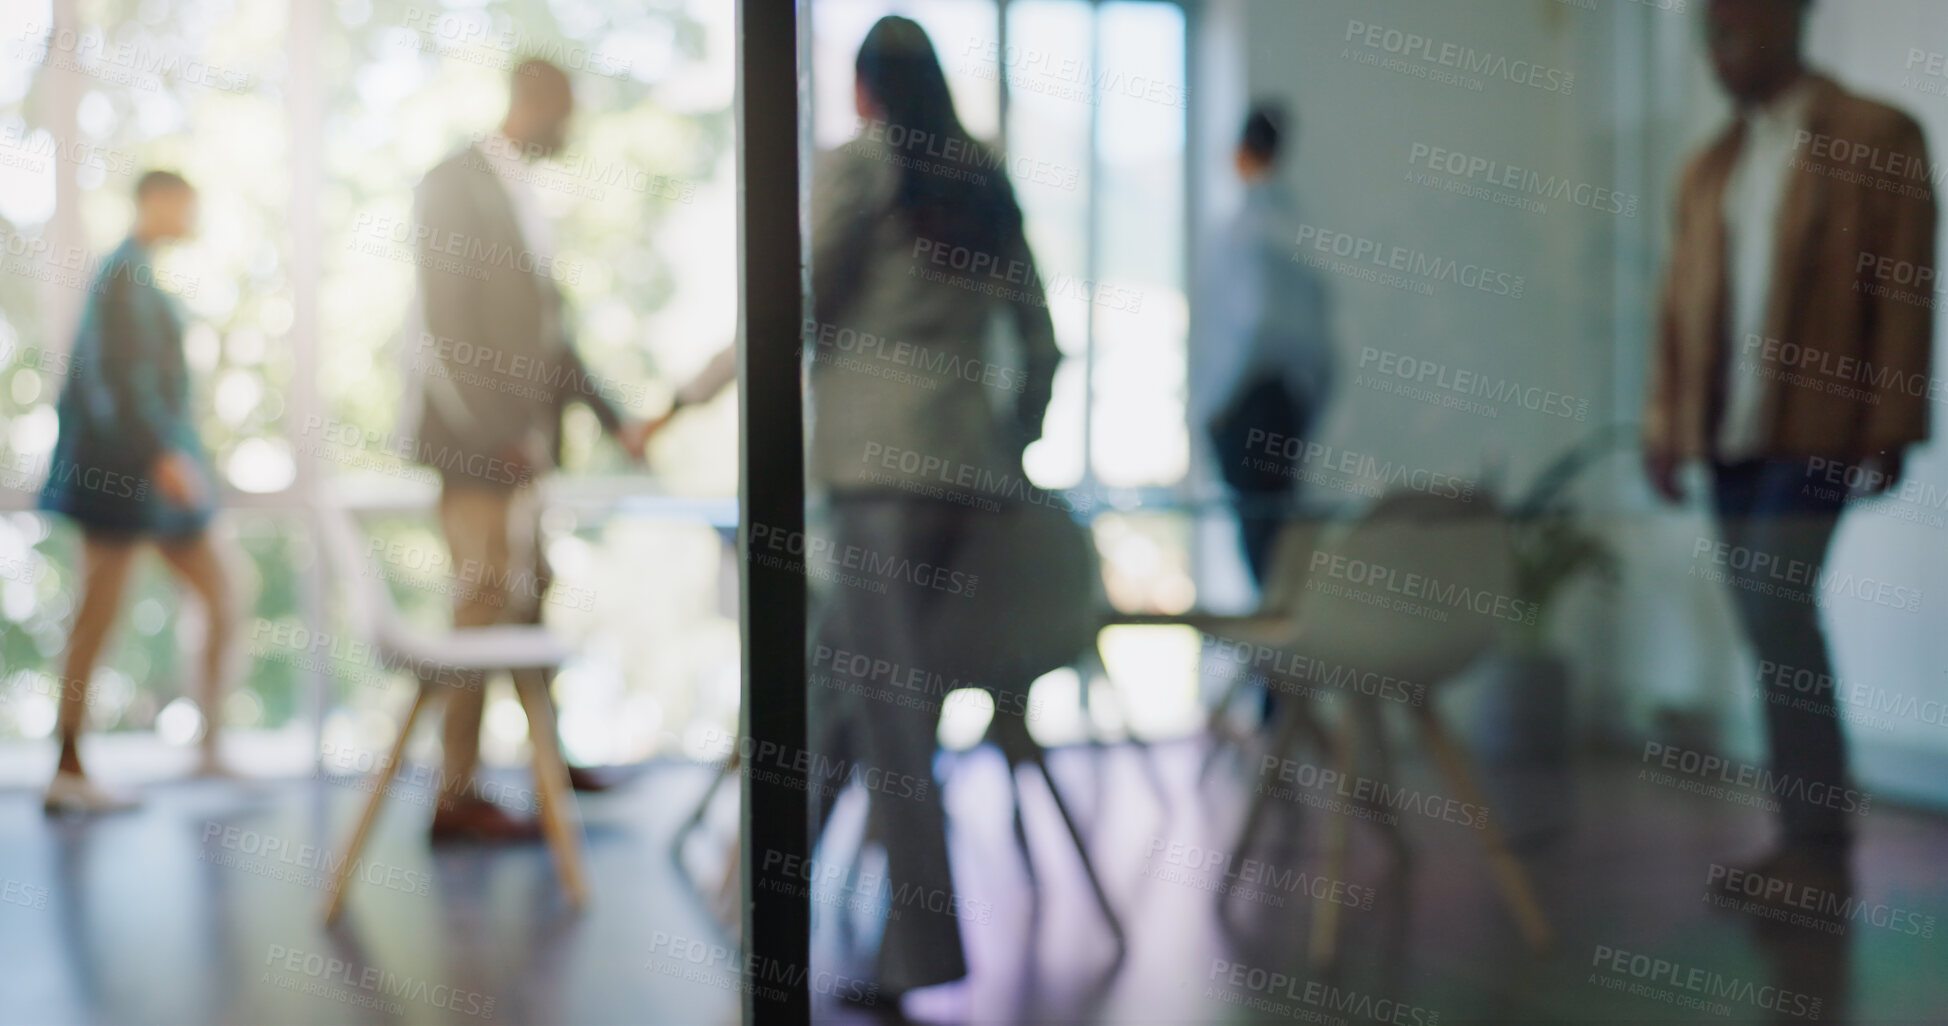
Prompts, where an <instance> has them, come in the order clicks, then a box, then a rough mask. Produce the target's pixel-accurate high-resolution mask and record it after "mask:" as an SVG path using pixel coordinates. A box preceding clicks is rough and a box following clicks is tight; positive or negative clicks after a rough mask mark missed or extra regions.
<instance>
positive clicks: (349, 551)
mask: <svg viewBox="0 0 1948 1026" xmlns="http://www.w3.org/2000/svg"><path fill="white" fill-rule="evenodd" d="M312 513H313V515H314V517H315V519H316V520H317V525H318V549H319V553H318V555H319V558H320V559H321V560H322V561H323V562H324V564H325V567H326V570H327V572H328V573H329V574H330V577H331V580H332V581H333V583H334V584H335V585H336V591H337V592H338V594H339V597H340V598H342V599H343V600H344V603H345V615H346V618H347V620H348V622H349V623H350V625H351V629H352V630H353V631H354V632H355V633H356V634H357V635H358V636H359V638H360V640H363V641H368V642H371V643H373V644H374V645H377V646H378V647H379V648H380V650H381V651H382V652H391V651H397V650H398V649H399V647H400V636H399V633H398V632H399V629H400V624H401V620H400V618H399V607H398V606H397V605H396V604H395V603H394V602H393V600H392V592H391V591H390V590H388V589H387V588H386V582H385V576H384V575H383V574H381V573H379V572H378V571H377V568H376V567H375V566H374V565H373V562H372V559H371V557H370V555H368V547H367V546H365V545H363V544H361V543H360V539H361V538H363V537H364V531H363V530H361V529H360V527H359V524H358V521H357V520H355V519H353V517H352V514H351V513H350V512H349V511H347V510H346V509H345V508H344V507H342V506H339V505H338V504H336V503H334V502H331V501H330V500H320V501H319V502H318V503H317V505H316V506H314V507H313V510H312Z"/></svg>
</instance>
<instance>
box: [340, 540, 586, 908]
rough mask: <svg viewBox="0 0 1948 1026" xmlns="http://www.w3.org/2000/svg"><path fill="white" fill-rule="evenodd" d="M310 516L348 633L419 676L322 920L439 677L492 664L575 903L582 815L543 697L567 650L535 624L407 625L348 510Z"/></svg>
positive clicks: (345, 880)
mask: <svg viewBox="0 0 1948 1026" xmlns="http://www.w3.org/2000/svg"><path fill="white" fill-rule="evenodd" d="M314 512H315V514H316V517H317V521H318V523H317V527H318V539H319V543H320V544H319V549H320V552H319V555H320V559H321V560H322V562H324V563H325V564H326V566H327V567H329V571H330V574H331V576H332V578H333V579H335V581H336V582H337V586H338V587H337V590H338V592H339V593H340V596H341V597H342V599H343V602H344V606H345V614H346V617H347V619H348V621H349V623H350V626H351V628H352V630H353V631H354V632H356V634H357V635H358V636H359V637H360V638H361V639H362V640H364V641H367V642H369V643H370V644H372V645H373V647H374V649H375V651H376V652H377V653H378V655H379V658H380V659H381V660H382V661H383V663H384V664H385V665H387V666H396V667H399V668H402V669H406V670H409V671H411V672H412V673H413V675H414V676H415V677H417V678H418V681H419V688H418V691H417V693H416V694H415V695H414V696H413V705H412V709H411V710H410V711H408V712H407V713H406V722H405V723H403V724H401V725H400V728H399V737H398V738H397V739H396V740H395V741H394V742H393V745H392V755H391V757H390V758H388V759H387V760H386V761H385V763H384V764H382V765H381V766H379V768H378V769H377V770H376V774H377V777H378V779H377V780H375V781H374V782H373V786H372V796H371V797H370V798H368V799H367V800H366V803H365V810H364V812H363V813H362V814H361V815H360V816H359V821H358V826H357V828H356V829H355V830H354V831H353V832H352V836H351V839H350V840H349V841H348V842H347V844H346V846H345V851H344V853H343V857H342V858H341V859H340V860H339V863H338V871H337V874H336V880H335V881H334V883H333V886H332V889H331V897H330V899H329V901H328V902H327V904H326V906H325V922H326V923H331V922H333V921H335V920H336V919H337V918H338V914H339V911H340V910H341V909H342V907H343V906H344V902H345V889H346V885H347V884H349V883H350V882H351V873H352V869H353V866H354V864H355V863H356V862H357V860H358V857H359V853H360V851H361V850H362V849H363V848H364V847H365V841H366V837H367V835H368V834H369V833H370V832H371V830H372V824H373V822H374V821H376V820H377V819H378V817H379V808H380V806H381V805H382V804H383V803H384V801H385V794H386V789H387V787H388V785H390V784H391V782H392V777H393V774H395V773H397V772H398V770H399V763H400V761H401V760H402V759H403V758H404V757H405V753H406V742H407V740H408V739H409V738H411V736H412V732H413V727H414V725H415V724H417V723H418V722H419V718H420V714H421V713H422V712H424V711H426V709H427V707H428V705H429V704H431V703H433V702H435V701H437V700H438V699H439V698H440V697H442V696H441V690H442V689H443V688H446V687H450V686H452V685H451V684H450V683H448V682H450V681H452V680H453V679H454V678H455V677H456V676H460V677H463V678H466V679H473V680H479V681H480V682H481V683H482V685H483V686H484V684H485V675H486V674H489V673H493V672H496V671H499V670H506V671H508V672H509V673H511V674H512V675H513V678H514V689H515V692H516V693H517V694H518V695H519V696H520V700H521V706H522V708H523V709H525V710H526V712H527V717H528V741H529V744H530V746H531V747H532V748H533V750H534V781H535V793H536V795H537V797H538V799H539V804H540V815H541V827H542V832H543V833H544V835H545V836H546V837H547V839H548V847H549V849H550V850H551V851H552V852H553V853H554V859H555V872H556V875H557V876H558V878H559V879H560V881H561V887H562V890H563V892H565V893H566V894H567V896H568V900H569V902H570V904H571V905H573V906H575V907H580V906H581V905H582V904H583V902H584V901H585V900H586V899H587V895H588V890H587V884H586V882H585V881H586V877H585V875H584V872H583V867H582V831H581V821H580V818H579V817H578V815H577V813H576V810H575V797H574V791H573V789H571V788H570V787H569V785H568V765H567V763H566V762H564V761H563V759H562V753H561V744H560V740H559V735H558V734H557V733H556V727H555V710H554V704H553V703H552V702H551V701H550V700H549V698H548V683H549V681H550V679H551V678H552V677H553V675H554V672H555V671H556V670H557V669H558V668H560V666H561V665H562V664H563V663H564V662H566V661H567V660H568V658H569V656H570V655H571V651H570V648H569V646H568V645H567V644H566V643H564V642H563V641H562V640H561V639H560V638H557V637H556V636H555V635H554V634H553V633H552V632H550V631H549V630H548V628H546V627H544V626H540V625H524V624H523V625H504V626H493V627H473V628H461V629H454V630H449V631H446V632H445V633H442V634H428V633H423V632H420V631H416V630H414V629H412V628H411V627H409V626H408V625H407V624H406V622H405V619H404V618H403V617H402V616H401V615H400V612H399V609H398V607H397V606H396V605H395V604H394V603H393V601H392V593H391V592H390V591H388V590H387V588H386V583H385V577H384V575H383V574H382V573H381V572H380V569H379V567H378V566H377V565H376V563H375V561H374V560H373V559H372V558H371V557H370V555H369V551H368V548H367V547H366V546H364V545H361V544H359V539H360V538H361V537H362V536H363V534H362V532H361V531H360V529H359V526H358V523H357V522H356V521H355V520H353V519H352V516H351V515H350V514H349V513H348V512H347V511H345V510H344V509H341V508H339V507H337V506H335V505H332V504H330V503H320V504H318V506H317V507H316V508H315V511H314Z"/></svg>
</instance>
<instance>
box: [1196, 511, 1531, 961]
mask: <svg viewBox="0 0 1948 1026" xmlns="http://www.w3.org/2000/svg"><path fill="white" fill-rule="evenodd" d="M1315 566H1317V567H1323V569H1315ZM1376 568H1384V569H1385V570H1387V571H1392V572H1393V573H1394V574H1395V575H1396V576H1395V578H1394V580H1395V581H1396V582H1397V581H1400V580H1403V579H1405V576H1406V575H1409V574H1414V575H1420V579H1421V580H1423V581H1435V582H1440V584H1441V585H1443V586H1452V585H1459V586H1465V587H1466V588H1468V589H1470V592H1469V593H1470V594H1474V595H1481V596H1487V599H1485V600H1483V601H1485V602H1487V603H1488V606H1487V611H1485V612H1484V611H1479V610H1478V609H1475V608H1468V607H1467V606H1459V607H1456V606H1453V605H1448V604H1443V603H1442V602H1440V601H1439V600H1437V599H1436V600H1428V599H1424V598H1423V599H1421V600H1419V601H1415V600H1414V599H1413V598H1412V597H1408V598H1405V599H1401V598H1400V596H1398V595H1397V594H1395V593H1393V592H1391V591H1389V590H1388V589H1386V588H1385V587H1381V588H1377V589H1376V588H1374V587H1371V586H1367V585H1364V584H1362V583H1361V582H1360V578H1361V577H1362V576H1363V574H1365V573H1366V572H1368V571H1371V570H1374V569H1376ZM1349 569H1350V572H1348V571H1349ZM1336 570H1337V571H1338V572H1335V571H1336ZM1513 586H1514V560H1513V552H1512V550H1511V549H1510V546H1509V537H1508V521H1507V518H1506V517H1505V516H1504V515H1503V514H1502V513H1501V511H1500V510H1498V509H1496V508H1495V507H1494V505H1493V503H1492V501H1490V500H1488V499H1486V498H1485V497H1480V496H1477V497H1475V498H1474V499H1473V500H1472V501H1468V502H1463V501H1460V500H1457V499H1446V498H1438V497H1434V496H1428V495H1421V494H1417V493H1411V492H1399V493H1394V494H1390V495H1388V496H1385V497H1383V498H1382V499H1381V500H1380V501H1379V502H1377V503H1376V504H1375V505H1374V507H1373V508H1372V509H1371V510H1370V511H1368V512H1367V513H1366V515H1364V516H1363V517H1361V518H1360V519H1359V520H1358V521H1357V522H1355V523H1353V524H1352V525H1351V526H1349V527H1346V528H1344V529H1341V530H1328V531H1325V532H1323V533H1322V532H1321V531H1319V529H1318V528H1317V527H1316V525H1295V527H1294V528H1293V529H1291V530H1289V531H1288V532H1287V533H1286V534H1284V535H1282V536H1281V538H1280V542H1279V546H1278V550H1277V555H1276V559H1275V564H1274V568H1273V571H1272V573H1271V574H1270V576H1269V580H1268V581H1267V587H1266V608H1267V613H1264V614H1259V615H1254V616H1250V617H1214V616H1186V617H1180V618H1178V620H1179V622H1185V623H1190V624H1192V625H1193V626H1196V627H1198V628H1200V629H1202V630H1205V631H1208V632H1211V633H1215V634H1220V635H1223V636H1226V637H1227V638H1230V639H1234V640H1240V641H1246V642H1249V643H1252V644H1258V645H1263V646H1266V647H1268V648H1271V649H1275V650H1278V651H1283V652H1290V653H1294V654H1297V655H1303V656H1305V657H1307V658H1309V659H1312V660H1317V661H1318V663H1319V664H1320V665H1324V666H1328V667H1350V668H1355V669H1356V670H1357V671H1358V672H1359V673H1362V674H1364V673H1367V672H1373V673H1377V674H1381V675H1384V676H1391V677H1393V678H1395V679H1396V680H1400V681H1407V682H1412V683H1413V684H1417V685H1419V686H1420V687H1423V688H1426V689H1427V691H1425V692H1423V696H1422V700H1421V702H1420V703H1419V704H1418V705H1415V706H1412V707H1411V708H1410V710H1409V711H1410V714H1411V716H1412V718H1413V720H1414V724H1415V726H1416V727H1417V728H1418V729H1419V732H1420V735H1421V738H1422V740H1423V742H1424V743H1425V745H1426V746H1427V749H1428V750H1429V753H1430V754H1431V755H1432V756H1433V758H1434V762H1435V764H1436V765H1437V766H1438V768H1439V770H1440V772H1441V773H1442V775H1443V776H1445V777H1446V778H1447V780H1448V784H1449V786H1451V787H1452V788H1453V789H1454V791H1455V793H1456V795H1457V796H1458V797H1459V798H1460V800H1461V801H1463V802H1466V803H1472V804H1474V805H1475V806H1476V807H1478V808H1482V809H1486V808H1487V804H1486V802H1485V801H1484V800H1483V798H1482V793H1481V789H1480V787H1479V785H1478V784H1477V782H1476V779H1475V774H1474V770H1473V767H1472V766H1471V764H1470V761H1469V759H1468V757H1467V755H1466V753H1465V751H1464V750H1463V749H1462V747H1461V746H1460V744H1459V743H1458V742H1456V741H1455V739H1454V737H1453V736H1452V735H1451V734H1450V733H1449V732H1448V730H1447V728H1446V726H1445V725H1444V724H1442V722H1441V720H1440V716H1439V713H1438V712H1437V710H1436V708H1435V704H1434V697H1433V694H1432V691H1433V686H1434V685H1437V684H1439V683H1440V682H1442V681H1444V680H1447V679H1449V678H1452V677H1454V676H1456V675H1457V674H1459V673H1460V672H1461V671H1462V670H1463V669H1465V668H1466V667H1467V666H1468V664H1470V663H1471V662H1473V661H1474V660H1475V658H1476V657H1477V656H1479V655H1480V654H1481V653H1482V652H1483V651H1485V650H1486V649H1487V648H1488V647H1489V646H1490V645H1491V644H1493V643H1494V641H1495V639H1496V637H1497V636H1498V634H1499V632H1500V630H1501V629H1502V627H1503V622H1502V621H1501V620H1500V619H1499V618H1498V615H1497V614H1498V612H1499V613H1501V614H1503V615H1505V614H1507V613H1508V612H1510V611H1511V610H1512V607H1509V606H1506V605H1504V606H1502V607H1500V608H1499V609H1497V607H1495V606H1494V605H1493V602H1494V600H1496V599H1498V598H1499V599H1504V600H1505V599H1507V598H1508V597H1509V596H1510V593H1511V591H1512V590H1513ZM1396 599H1398V600H1399V601H1402V602H1409V603H1413V604H1414V605H1416V606H1418V607H1420V608H1419V609H1418V610H1411V609H1410V610H1402V609H1399V608H1392V607H1390V604H1389V603H1388V602H1387V601H1381V602H1379V603H1378V604H1376V602H1375V601H1372V600H1396ZM1430 609H1431V610H1438V611H1439V612H1440V614H1442V615H1439V616H1431V615H1425V614H1426V613H1427V612H1428V610H1430ZM1346 698H1347V701H1345V702H1342V703H1339V704H1340V705H1342V706H1343V708H1344V712H1343V713H1342V714H1341V716H1340V717H1339V722H1338V724H1337V726H1338V731H1337V736H1332V735H1331V734H1329V733H1328V731H1327V730H1326V729H1325V728H1324V726H1323V725H1321V724H1320V722H1319V720H1318V719H1317V718H1316V717H1315V716H1314V714H1313V710H1312V709H1311V705H1310V702H1309V701H1307V700H1306V699H1305V698H1303V697H1301V696H1296V695H1286V696H1284V697H1283V700H1282V701H1281V702H1280V703H1279V707H1278V714H1277V716H1276V724H1275V728H1274V730H1273V741H1272V743H1271V747H1270V752H1271V754H1273V755H1276V756H1278V757H1280V758H1288V757H1290V756H1291V755H1293V754H1294V753H1295V751H1296V749H1297V747H1298V745H1299V744H1300V742H1301V737H1300V735H1301V734H1302V733H1303V734H1305V735H1308V736H1310V737H1311V738H1312V739H1313V740H1315V741H1317V742H1318V743H1319V744H1320V747H1321V748H1322V749H1323V750H1324V751H1325V753H1326V754H1327V756H1328V757H1329V758H1330V759H1331V760H1332V763H1333V769H1335V770H1336V771H1337V772H1338V773H1339V774H1340V775H1341V778H1342V779H1344V778H1350V777H1351V776H1352V775H1353V773H1354V772H1355V765H1354V757H1355V755H1356V753H1358V752H1359V750H1360V744H1361V734H1362V732H1368V733H1370V734H1371V740H1372V742H1373V752H1374V754H1375V755H1376V757H1377V761H1378V762H1379V764H1380V765H1379V767H1378V772H1379V774H1380V775H1381V776H1382V777H1388V776H1391V775H1392V771H1393V765H1392V763H1393V760H1392V757H1391V753H1390V751H1389V750H1388V745H1387V741H1386V735H1385V724H1384V722H1383V713H1384V709H1385V707H1386V706H1387V705H1394V704H1400V703H1398V702H1392V701H1387V700H1383V699H1380V698H1376V697H1367V696H1362V695H1359V694H1349V695H1347V696H1346ZM1271 791H1272V788H1270V787H1260V788H1258V789H1257V794H1256V795H1255V796H1254V797H1253V799H1252V803H1251V806H1250V811H1249V812H1248V813H1247V814H1246V817H1245V825H1244V828H1243V830H1242V831H1241V832H1240V835H1239V838H1238V842H1237V845H1236V847H1235V848H1234V850H1237V851H1244V850H1246V848H1247V846H1248V845H1249V844H1250V843H1251V841H1252V839H1253V835H1254V834H1256V832H1257V830H1258V828H1259V826H1260V824H1261V823H1262V822H1263V820H1264V817H1265V813H1266V811H1267V808H1268V803H1269V802H1270V801H1272V800H1273V799H1272V797H1271ZM1325 821H1326V845H1325V848H1326V868H1325V874H1326V878H1327V879H1331V880H1341V879H1345V876H1344V871H1345V868H1346V858H1347V846H1348V841H1349V837H1348V828H1349V825H1350V824H1349V822H1348V817H1346V816H1344V815H1328V816H1326V817H1325ZM1475 832H1476V836H1477V838H1478V840H1479V841H1480V843H1481V845H1482V847H1483V849H1484V850H1485V853H1486V855H1487V857H1488V861H1489V866H1490V869H1491V871H1492V872H1493V873H1494V876H1495V881H1496V883H1497V885H1498V886H1499V888H1500V890H1501V894H1502V897H1503V899H1504V901H1505V902H1506V903H1507V905H1508V907H1509V910H1510V912H1511V913H1512V914H1513V915H1514V918H1515V922H1516V925H1517V926H1518V928H1519V929H1520V930H1521V933H1522V936H1523V938H1524V939H1525V940H1527V941H1528V942H1529V944H1530V945H1531V946H1532V947H1534V948H1537V949H1543V948H1547V947H1548V946H1549V944H1550V943H1551V931H1550V928H1549V924H1548V920H1547V918H1546V917H1545V916H1544V914H1543V911H1542V907H1541V904H1540V902H1539V901H1538V900H1537V899H1536V896H1535V890H1534V888H1533V886H1531V884H1530V882H1529V878H1528V875H1527V873H1526V872H1525V871H1524V870H1523V868H1522V864H1521V863H1520V862H1519V861H1517V859H1516V858H1515V856H1514V854H1513V853H1512V852H1511V851H1509V849H1508V845H1507V842H1506V841H1505V840H1504V838H1503V836H1502V833H1501V831H1500V830H1499V829H1498V828H1497V826H1496V824H1495V821H1494V820H1493V819H1487V820H1484V822H1483V824H1482V826H1481V828H1480V829H1479V830H1477V831H1475ZM1388 836H1389V840H1390V841H1391V843H1392V845H1393V847H1394V849H1395V851H1396V852H1397V853H1399V854H1401V855H1403V856H1404V855H1405V853H1406V844H1405V841H1404V839H1403V838H1402V837H1401V835H1400V833H1399V830H1398V827H1397V826H1391V825H1390V826H1389V827H1388ZM1338 925H1339V906H1338V905H1337V904H1334V903H1331V902H1327V903H1324V904H1322V905H1321V907H1320V909H1319V912H1318V914H1317V915H1316V916H1315V917H1314V919H1313V921H1312V943H1311V955H1312V959H1313V961H1314V962H1315V963H1318V964H1330V963H1331V962H1332V961H1333V960H1334V957H1335V954H1336V944H1337V937H1338Z"/></svg>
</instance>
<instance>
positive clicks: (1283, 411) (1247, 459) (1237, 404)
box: [1209, 374, 1306, 495]
mask: <svg viewBox="0 0 1948 1026" xmlns="http://www.w3.org/2000/svg"><path fill="white" fill-rule="evenodd" d="M1305 426H1306V416H1305V411H1304V410H1303V409H1302V408H1301V407H1300V405H1299V403H1298V401H1297V400H1295V399H1294V398H1293V397H1292V393H1291V390H1290V389H1288V388H1287V387H1286V385H1285V381H1284V379H1283V378H1281V377H1279V376H1277V375H1273V374H1263V375H1260V376H1258V377H1255V378H1252V379H1251V380H1250V381H1249V382H1247V383H1246V384H1245V386H1244V387H1243V388H1241V389H1239V390H1238V393H1237V394H1236V395H1235V396H1234V397H1233V398H1232V400H1231V401H1230V402H1229V403H1226V404H1225V406H1224V408H1223V409H1222V410H1220V411H1219V412H1218V414H1217V416H1215V417H1213V418H1211V423H1210V428H1209V430H1210V435H1211V445H1212V447H1213V448H1214V449H1215V450H1216V452H1217V462H1218V472H1219V474H1220V475H1221V476H1222V477H1223V478H1224V483H1225V484H1227V485H1229V486H1230V487H1231V488H1232V490H1234V491H1237V492H1240V493H1244V494H1251V495H1259V494H1264V493H1267V492H1286V491H1290V490H1292V488H1293V487H1294V486H1295V485H1296V484H1297V482H1298V474H1299V467H1300V464H1301V463H1303V462H1304V455H1305V449H1304V443H1303V442H1300V441H1298V439H1299V438H1300V436H1301V435H1302V434H1303V433H1304V430H1305Z"/></svg>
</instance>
